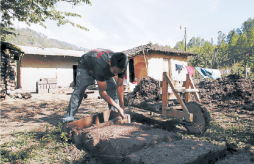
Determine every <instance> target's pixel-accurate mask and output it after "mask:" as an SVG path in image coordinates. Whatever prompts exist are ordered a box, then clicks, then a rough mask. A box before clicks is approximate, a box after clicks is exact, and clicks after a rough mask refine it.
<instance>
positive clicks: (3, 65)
mask: <svg viewBox="0 0 254 164" xmlns="http://www.w3.org/2000/svg"><path fill="white" fill-rule="evenodd" d="M5 75H6V57H5V53H4V51H1V98H5V95H6V87H5V78H6V77H5Z"/></svg>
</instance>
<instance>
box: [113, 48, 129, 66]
mask: <svg viewBox="0 0 254 164" xmlns="http://www.w3.org/2000/svg"><path fill="white" fill-rule="evenodd" d="M127 64H128V58H127V56H126V55H125V54H124V53H122V52H116V53H114V55H113V56H112V57H111V67H114V66H117V67H118V68H120V69H124V68H126V66H127Z"/></svg>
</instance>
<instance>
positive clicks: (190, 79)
mask: <svg viewBox="0 0 254 164" xmlns="http://www.w3.org/2000/svg"><path fill="white" fill-rule="evenodd" d="M187 75H188V79H189V81H190V86H191V89H196V87H195V85H194V82H193V80H192V78H191V75H190V74H187ZM193 94H194V97H195V99H196V100H197V101H198V102H201V101H200V98H199V95H198V93H197V92H193Z"/></svg>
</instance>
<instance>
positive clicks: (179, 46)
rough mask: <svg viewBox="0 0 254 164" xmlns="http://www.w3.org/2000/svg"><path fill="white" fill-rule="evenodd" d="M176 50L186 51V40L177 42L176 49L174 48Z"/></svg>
mask: <svg viewBox="0 0 254 164" xmlns="http://www.w3.org/2000/svg"><path fill="white" fill-rule="evenodd" d="M174 49H177V50H182V51H184V50H185V42H184V40H182V41H179V42H177V43H176V45H175V47H174ZM187 50H188V49H187Z"/></svg>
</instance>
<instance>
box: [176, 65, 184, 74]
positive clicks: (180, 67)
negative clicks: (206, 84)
mask: <svg viewBox="0 0 254 164" xmlns="http://www.w3.org/2000/svg"><path fill="white" fill-rule="evenodd" d="M182 69H183V68H182V65H179V64H176V71H178V73H180V72H181V70H182Z"/></svg>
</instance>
